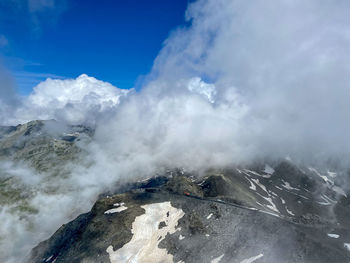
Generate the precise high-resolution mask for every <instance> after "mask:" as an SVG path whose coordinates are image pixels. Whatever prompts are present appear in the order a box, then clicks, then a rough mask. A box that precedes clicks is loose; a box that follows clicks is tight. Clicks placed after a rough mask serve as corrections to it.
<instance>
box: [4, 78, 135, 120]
mask: <svg viewBox="0 0 350 263" xmlns="http://www.w3.org/2000/svg"><path fill="white" fill-rule="evenodd" d="M129 92H130V91H129V90H122V89H118V88H116V87H114V86H113V85H111V84H110V83H107V82H103V81H100V80H97V79H95V78H93V77H89V76H87V75H85V74H82V75H81V76H79V77H78V78H76V79H65V80H60V79H50V78H49V79H47V80H45V81H43V82H41V83H40V84H39V85H37V86H36V87H34V89H33V92H32V93H31V94H30V95H29V96H28V97H24V98H23V100H22V106H20V107H18V108H17V109H15V110H13V111H11V112H6V111H5V112H3V114H2V115H3V116H4V115H6V118H7V123H12V124H16V123H23V122H26V121H30V120H33V119H44V120H45V119H56V120H58V121H64V122H68V123H71V124H77V123H79V124H82V123H88V124H94V123H95V121H96V119H97V118H98V116H100V115H101V114H102V113H103V114H105V113H107V112H108V111H111V110H114V109H115V107H116V106H117V105H118V104H119V102H120V99H121V98H122V97H124V96H125V95H126V94H128V93H129Z"/></svg>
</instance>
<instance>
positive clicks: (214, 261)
mask: <svg viewBox="0 0 350 263" xmlns="http://www.w3.org/2000/svg"><path fill="white" fill-rule="evenodd" d="M224 255H225V254H222V255H221V256H219V257H217V258H214V259H212V260H211V261H210V263H219V262H220V260H221V259H222V258H223V257H224Z"/></svg>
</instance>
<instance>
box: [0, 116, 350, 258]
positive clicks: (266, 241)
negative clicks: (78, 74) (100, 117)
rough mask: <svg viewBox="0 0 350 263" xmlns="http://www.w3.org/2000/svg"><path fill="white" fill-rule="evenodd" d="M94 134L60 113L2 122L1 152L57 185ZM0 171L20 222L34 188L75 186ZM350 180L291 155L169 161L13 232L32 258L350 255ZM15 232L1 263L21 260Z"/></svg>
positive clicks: (0, 156) (29, 210) (0, 198)
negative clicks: (58, 118) (223, 163)
mask: <svg viewBox="0 0 350 263" xmlns="http://www.w3.org/2000/svg"><path fill="white" fill-rule="evenodd" d="M93 134H94V130H93V129H92V128H89V127H85V126H81V125H76V126H64V125H62V124H59V123H57V122H55V121H33V122H29V123H27V124H23V125H18V126H13V127H0V160H1V161H11V162H12V163H15V164H18V165H19V164H21V163H23V162H24V163H27V164H28V167H30V169H34V170H35V171H37V172H38V174H39V176H42V177H44V182H46V183H47V185H51V184H52V183H53V182H56V181H55V180H57V178H61V177H63V178H64V177H65V176H67V173H69V171H67V170H66V168H64V169H63V167H66V166H67V163H76V162H79V161H80V158H82V156H84V154H85V153H84V148H83V147H81V143H82V142H84V143H89V142H90V141H91V140H92V139H93ZM68 167H69V166H68ZM28 169H29V168H28ZM2 171H3V170H2ZM5 171H6V170H5ZM0 176H1V177H0V179H1V184H0V189H1V191H0V193H1V194H0V204H1V208H2V211H3V209H4V208H5V207H11V209H12V210H11V213H14V214H19V215H20V217H21V220H20V221H19V223H18V224H20V223H23V224H24V223H25V222H27V221H28V222H32V221H30V219H31V218H35V217H36V216H38V215H40V212H39V211H36V209H39V208H37V207H35V206H33V205H32V203H31V202H30V200H31V199H32V198H33V196H35V194H37V192H38V191H39V190H38V189H41V188H42V189H41V190H40V191H44V192H45V193H46V192H49V194H51V192H50V191H53V192H54V193H57V192H58V191H61V192H60V193H61V195H60V196H62V195H65V194H66V193H69V192H65V191H63V190H62V189H65V188H62V189H59V188H58V189H56V188H55V189H53V190H52V189H50V188H43V187H42V186H40V185H41V184H43V183H42V181H40V184H39V185H36V184H33V185H31V184H24V183H22V182H21V180H22V179H21V178H22V177H18V176H15V175H11V174H7V173H4V172H2V173H0ZM348 180H349V174H348V173H347V172H344V171H342V170H341V169H339V170H336V169H335V170H334V169H333V168H332V170H331V171H330V170H328V169H326V168H321V167H318V166H317V167H316V166H307V165H301V164H296V163H294V162H293V161H292V160H290V159H281V160H275V161H273V162H272V161H271V162H268V161H259V162H254V163H253V164H246V165H242V166H231V167H225V168H220V169H219V168H212V169H210V170H207V171H205V172H204V173H202V172H199V171H186V170H184V169H182V168H172V169H168V170H167V171H166V172H163V173H158V174H155V175H154V176H153V177H151V178H148V179H145V180H141V181H138V182H134V181H131V182H128V183H124V184H122V185H119V187H115V188H114V189H115V190H114V191H108V192H105V193H100V195H99V197H98V198H97V201H96V202H95V204H94V205H93V206H92V208H91V210H90V211H89V212H87V213H82V214H80V215H78V214H79V213H78V212H77V211H76V212H75V213H72V214H73V215H75V216H74V217H76V216H77V217H76V218H75V219H74V218H72V219H71V220H70V222H68V221H69V220H68V221H67V223H65V224H63V225H62V226H61V227H59V229H58V230H57V228H55V229H52V232H51V234H50V235H51V236H50V235H49V236H48V237H44V236H43V235H41V234H40V233H41V231H43V229H41V228H40V225H39V227H37V228H35V227H34V228H33V229H34V230H33V229H30V230H28V231H32V232H33V235H37V236H39V238H37V239H34V238H33V236H30V237H31V238H32V239H31V240H29V241H28V240H27V239H23V238H22V239H21V234H22V232H19V233H13V235H18V239H19V240H20V242H19V244H20V243H22V244H26V245H27V246H30V248H32V247H33V246H35V247H34V248H33V249H32V250H31V253H30V255H29V256H28V257H27V259H26V261H27V262H51V263H53V262H55V263H61V262H73V263H75V262H84V263H88V262H111V263H116V262H187V263H191V262H211V263H218V262H220V263H225V262H238V263H252V262H254V263H262V262H269V263H271V262H272V263H274V262H298V263H299V262H305V263H311V262H339V263H341V262H350V207H349V205H350V199H349V197H348V196H349V194H350V193H349V192H347V191H346V188H345V187H344V184H345V182H346V181H348ZM40 187H41V188H40ZM65 187H67V186H65ZM43 189H44V190H43ZM72 191H77V190H75V189H73V190H72ZM45 196H46V195H45ZM54 197H56V195H54ZM52 205H53V206H54V205H55V202H53V203H52ZM81 205H82V206H83V205H84V204H81ZM90 207H91V206H90ZM69 209H70V208H69V207H64V208H63V207H62V208H61V211H62V213H63V211H64V210H69ZM71 209H73V208H71ZM55 211H60V210H55ZM2 214H3V212H2ZM59 216H60V215H59V214H57V212H56V214H52V215H50V217H44V218H45V220H46V219H47V218H49V220H52V221H54V220H55V218H57V217H59ZM26 220H27V221H26ZM59 222H60V221H59ZM43 227H44V226H43ZM0 230H1V229H0ZM35 231H36V232H35ZM52 233H53V234H52ZM7 238H8V239H7ZM11 238H12V239H13V237H11V236H10V235H9V236H5V239H4V238H3V239H1V240H0V246H3V247H4V248H3V249H2V253H3V257H2V258H1V257H0V258H1V260H2V261H3V262H15V261H13V260H12V261H10V260H9V259H8V258H9V257H12V258H13V257H14V256H13V255H11V254H13V253H14V252H13V251H6V249H5V248H6V246H5V245H6V244H7V243H11V242H12V240H11ZM36 240H38V242H36ZM34 241H35V242H34ZM39 241H41V242H40V243H39ZM6 242H7V243H6ZM27 243H28V244H27ZM4 244H5V245H4ZM16 244H17V243H16ZM16 249H17V250H20V249H21V248H20V247H18V246H17V247H15V250H14V251H16ZM5 253H7V254H6V255H7V256H5ZM17 262H21V261H17Z"/></svg>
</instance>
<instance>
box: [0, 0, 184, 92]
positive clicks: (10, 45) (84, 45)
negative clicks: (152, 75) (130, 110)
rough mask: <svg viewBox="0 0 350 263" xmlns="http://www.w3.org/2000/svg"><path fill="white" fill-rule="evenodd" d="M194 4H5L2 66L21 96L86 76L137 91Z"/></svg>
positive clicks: (39, 0)
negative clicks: (48, 82) (52, 81)
mask: <svg viewBox="0 0 350 263" xmlns="http://www.w3.org/2000/svg"><path fill="white" fill-rule="evenodd" d="M187 3H188V0H176V1H174V0H151V1H149V0H148V1H147V0H127V1H126V0H114V1H113V0H101V1H93V0H2V1H1V2H0V62H1V64H3V65H4V66H5V68H7V70H8V71H10V73H11V74H12V76H13V77H14V79H15V81H16V84H17V89H18V91H19V93H20V94H22V95H25V94H28V93H29V92H30V91H31V89H32V88H33V86H35V85H36V84H37V83H38V82H40V81H42V80H44V79H46V78H47V77H54V78H55V77H57V78H75V77H77V76H78V75H80V74H82V73H86V74H88V75H91V76H93V77H96V78H98V79H101V80H103V81H108V82H110V83H112V84H113V85H115V86H118V87H119V88H131V87H133V86H134V85H135V83H138V82H139V79H140V78H142V75H145V74H147V73H148V72H149V70H150V68H151V67H152V63H153V60H154V58H155V57H156V55H157V53H158V52H159V50H160V48H161V46H162V42H163V41H164V40H165V39H166V38H167V36H168V35H169V32H171V30H174V29H175V28H176V27H178V26H182V25H184V23H185V22H184V13H185V10H186V7H187Z"/></svg>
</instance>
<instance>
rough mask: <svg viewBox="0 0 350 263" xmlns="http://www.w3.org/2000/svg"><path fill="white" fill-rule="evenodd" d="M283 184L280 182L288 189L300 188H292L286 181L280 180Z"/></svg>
mask: <svg viewBox="0 0 350 263" xmlns="http://www.w3.org/2000/svg"><path fill="white" fill-rule="evenodd" d="M282 182H283V184H282V187H284V188H286V189H288V190H296V191H300V189H298V188H294V187H292V186H291V185H290V184H289V183H288V182H286V181H284V180H282Z"/></svg>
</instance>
